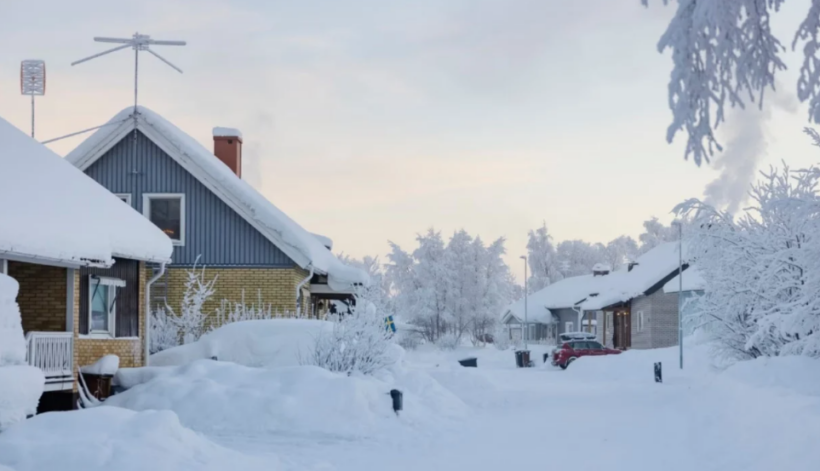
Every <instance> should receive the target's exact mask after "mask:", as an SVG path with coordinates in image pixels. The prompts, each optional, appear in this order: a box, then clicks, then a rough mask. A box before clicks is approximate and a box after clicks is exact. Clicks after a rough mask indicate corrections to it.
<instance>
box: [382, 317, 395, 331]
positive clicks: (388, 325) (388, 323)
mask: <svg viewBox="0 0 820 471" xmlns="http://www.w3.org/2000/svg"><path fill="white" fill-rule="evenodd" d="M384 330H389V331H391V332H394V333H395V332H396V324H394V323H393V316H387V317H385V318H384Z"/></svg>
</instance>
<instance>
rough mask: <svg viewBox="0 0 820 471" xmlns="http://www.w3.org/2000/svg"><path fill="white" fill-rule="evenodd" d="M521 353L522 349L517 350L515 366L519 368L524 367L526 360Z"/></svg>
mask: <svg viewBox="0 0 820 471" xmlns="http://www.w3.org/2000/svg"><path fill="white" fill-rule="evenodd" d="M521 354H522V352H521V350H516V351H515V366H517V367H518V368H524V360H523V359H522V357H521Z"/></svg>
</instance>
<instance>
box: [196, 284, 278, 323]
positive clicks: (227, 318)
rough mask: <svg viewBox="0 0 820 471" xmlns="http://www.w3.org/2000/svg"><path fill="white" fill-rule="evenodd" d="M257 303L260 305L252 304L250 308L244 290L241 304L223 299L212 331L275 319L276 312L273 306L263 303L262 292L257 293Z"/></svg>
mask: <svg viewBox="0 0 820 471" xmlns="http://www.w3.org/2000/svg"><path fill="white" fill-rule="evenodd" d="M257 302H258V304H251V305H250V306H248V305H247V304H245V290H242V299H241V301H239V302H230V301H228V300H227V299H223V300H222V302H221V303H220V306H219V308H217V310H216V322H214V325H213V326H211V330H214V329H216V328H219V327H220V326H223V325H225V324H230V323H231V322H240V321H258V320H266V319H273V317H274V312H273V310H272V308H271V305H270V304H268V305H267V306H266V305H265V303H263V302H262V291H261V290H259V291H257ZM277 317H278V316H277Z"/></svg>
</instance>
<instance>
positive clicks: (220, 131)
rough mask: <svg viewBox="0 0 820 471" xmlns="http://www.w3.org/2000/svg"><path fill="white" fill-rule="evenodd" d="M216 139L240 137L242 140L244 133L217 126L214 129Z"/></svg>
mask: <svg viewBox="0 0 820 471" xmlns="http://www.w3.org/2000/svg"><path fill="white" fill-rule="evenodd" d="M213 132H214V137H238V138H240V139H241V138H242V131H240V130H239V129H236V128H223V127H221V126H217V127H215V128H214V131H213Z"/></svg>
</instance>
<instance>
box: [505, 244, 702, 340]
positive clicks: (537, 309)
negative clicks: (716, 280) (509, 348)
mask: <svg viewBox="0 0 820 471" xmlns="http://www.w3.org/2000/svg"><path fill="white" fill-rule="evenodd" d="M684 249H685V246H684ZM683 260H684V264H683V269H684V272H683V280H684V297H693V296H696V294H697V293H698V292H702V290H703V286H704V283H703V279H702V278H701V277H700V276H699V274H698V273H697V272H696V271H693V272H691V273H690V271H689V270H687V268H688V267H689V265H688V264H687V263H686V261H687V259H686V256H685V254H684V258H683ZM678 264H679V257H678V244H677V243H676V242H670V243H666V244H662V245H660V246H658V247H655V248H654V249H652V250H650V251H649V252H647V253H645V254H644V255H642V256H641V257H639V258H638V259H637V260H636V261H634V262H632V263H629V264H628V265H627V266H625V267H623V268H621V269H618V270H616V271H610V270H609V267H607V266H604V265H601V264H598V265H595V266H594V267H593V269H592V274H590V275H582V276H575V277H571V278H565V279H563V280H561V281H558V282H556V283H553V284H551V285H549V286H547V287H546V288H544V289H542V290H540V291H538V292H535V293H533V294H531V295H529V296H528V297H527V307H528V309H527V312H528V314H529V315H528V317H529V323H528V325H529V327H528V330H529V332H530V335H529V337H528V338H529V339H530V340H533V341H544V342H552V341H555V338H556V336H557V335H558V334H562V333H565V332H574V331H584V332H591V333H594V334H596V335H597V336H598V339H599V340H600V341H601V343H603V344H605V345H607V346H609V347H614V348H621V349H628V348H661V347H668V346H671V345H677V343H678V295H677V288H673V287H672V284H673V283H672V281H673V280H677V276H678ZM687 275H690V276H687ZM684 309H695V304H693V303H692V302H690V303H687V304H684ZM523 316H524V300H523V299H521V300H519V301H517V302H515V303H513V304H511V305H510V306H508V307H507V309H506V310H505V312H504V314H503V317H502V323H503V324H504V325H505V326H507V328H508V329H509V332H510V335H511V337H512V338H520V332H521V324H522V323H523V321H522V319H523Z"/></svg>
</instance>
